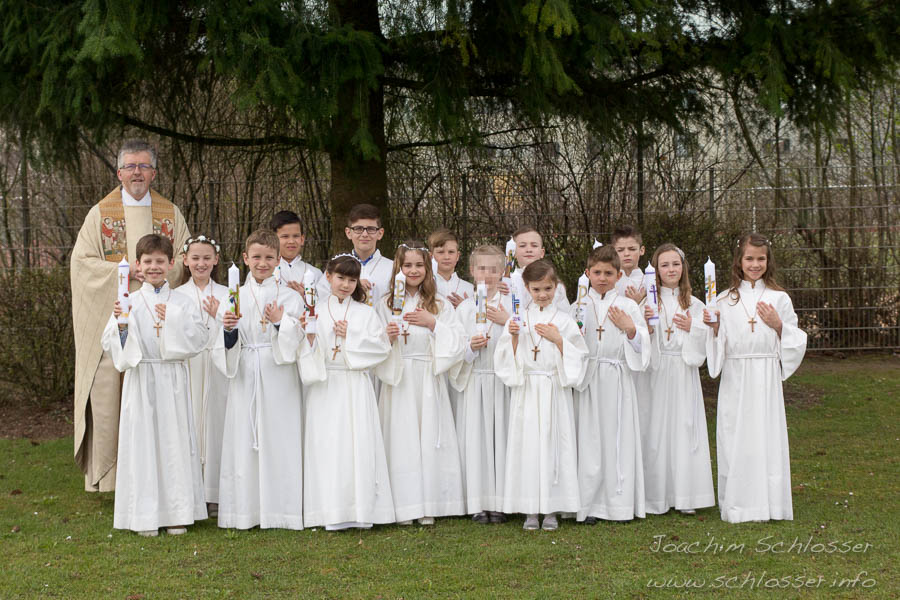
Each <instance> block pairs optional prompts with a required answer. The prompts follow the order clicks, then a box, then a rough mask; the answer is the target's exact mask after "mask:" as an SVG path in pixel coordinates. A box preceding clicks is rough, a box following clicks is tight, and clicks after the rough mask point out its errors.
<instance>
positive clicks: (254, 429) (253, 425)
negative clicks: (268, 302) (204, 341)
mask: <svg viewBox="0 0 900 600" xmlns="http://www.w3.org/2000/svg"><path fill="white" fill-rule="evenodd" d="M271 347H272V344H246V345H242V346H241V350H253V355H254V356H255V358H256V368H255V369H254V370H253V397H252V398H251V400H250V436H251V442H250V447H251V448H253V449H254V450H256V451H257V452H259V396H260V394H261V392H262V390H261V385H262V381H261V379H262V378H261V377H260V371H261V370H262V363H260V362H259V351H260V350H261V349H262V348H271Z"/></svg>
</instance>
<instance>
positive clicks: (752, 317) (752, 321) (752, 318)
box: [740, 284, 766, 333]
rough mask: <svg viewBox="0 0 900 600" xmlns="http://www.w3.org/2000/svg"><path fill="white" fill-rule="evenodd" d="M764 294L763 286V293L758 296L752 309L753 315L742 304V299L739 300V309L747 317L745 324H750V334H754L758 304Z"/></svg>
mask: <svg viewBox="0 0 900 600" xmlns="http://www.w3.org/2000/svg"><path fill="white" fill-rule="evenodd" d="M765 293H766V288H765V284H763V291H762V292H760V294H759V299H758V300H757V301H756V304H755V305H754V307H753V314H752V315H751V314H750V311H749V310H747V306H746V305H745V304H744V298H743V297H741V298H740V303H741V308H743V309H744V314H745V315H747V323H749V324H750V333H755V332H756V324H757V323H758V322H759V321H757V320H756V313H757V312H758V311H759V303H760V302H761V301H762V297H763V294H765Z"/></svg>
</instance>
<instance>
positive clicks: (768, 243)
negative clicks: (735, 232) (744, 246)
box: [735, 236, 772, 248]
mask: <svg viewBox="0 0 900 600" xmlns="http://www.w3.org/2000/svg"><path fill="white" fill-rule="evenodd" d="M760 237H762V236H760ZM742 239H744V238H742V237H740V238H738V241H737V243H736V244H735V246H737V247H738V248H740V247H741V240H742ZM747 241H748V242H749V241H750V238H749V237H748V238H747ZM763 243H764V244H765V245H766V246H771V245H772V242H771V241H770V240H769V238H763Z"/></svg>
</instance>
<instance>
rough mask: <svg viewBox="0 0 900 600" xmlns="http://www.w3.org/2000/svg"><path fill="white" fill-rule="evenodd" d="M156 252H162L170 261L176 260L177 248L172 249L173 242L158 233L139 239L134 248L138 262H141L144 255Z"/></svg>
mask: <svg viewBox="0 0 900 600" xmlns="http://www.w3.org/2000/svg"><path fill="white" fill-rule="evenodd" d="M154 252H162V253H163V254H165V255H166V256H167V257H168V258H169V260H172V259H173V258H175V248H173V247H172V240H170V239H169V238H167V237H166V236H164V235H159V234H158V233H148V234H147V235H145V236H144V237H142V238H141V239H139V240H138V243H137V245H136V246H135V247H134V253H135V254H137V259H138V260H141V257H142V256H143V255H145V254H153V253H154Z"/></svg>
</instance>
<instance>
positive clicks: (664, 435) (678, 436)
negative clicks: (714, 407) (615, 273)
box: [641, 244, 716, 514]
mask: <svg viewBox="0 0 900 600" xmlns="http://www.w3.org/2000/svg"><path fill="white" fill-rule="evenodd" d="M651 263H652V264H653V268H654V269H655V270H656V280H657V288H658V289H659V323H658V324H657V326H656V327H649V325H648V329H649V330H650V349H651V359H650V369H649V370H648V371H647V374H648V376H649V397H648V398H646V399H645V400H646V401H647V406H648V409H649V410H648V414H647V418H646V422H642V423H641V449H642V455H643V460H644V491H645V502H646V509H647V512H648V513H654V514H663V513H665V512H667V511H668V510H669V509H670V508H675V509H677V510H680V511H682V512H684V513H688V514H693V513H694V512H695V511H696V509H698V508H704V507H707V506H713V505H714V504H715V503H716V498H715V492H714V491H713V482H712V465H711V463H710V458H709V438H708V437H707V432H706V411H705V410H704V406H703V390H702V389H701V387H700V368H699V367H700V365H702V364H703V362H704V361H705V360H706V334H707V327H706V325H704V324H703V303H702V302H701V301H700V300H698V299H697V298H694V297H693V296H692V295H691V282H690V278H689V277H688V264H687V260H686V259H685V257H684V252H682V251H681V249H680V248H678V247H677V246H675V244H663V245H662V246H660V247H659V248H657V249H656V252H654V253H653V258H652V260H651ZM651 313H652V309H651V307H650V306H645V308H644V316H645V317H647V318H649V317H650V315H651Z"/></svg>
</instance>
